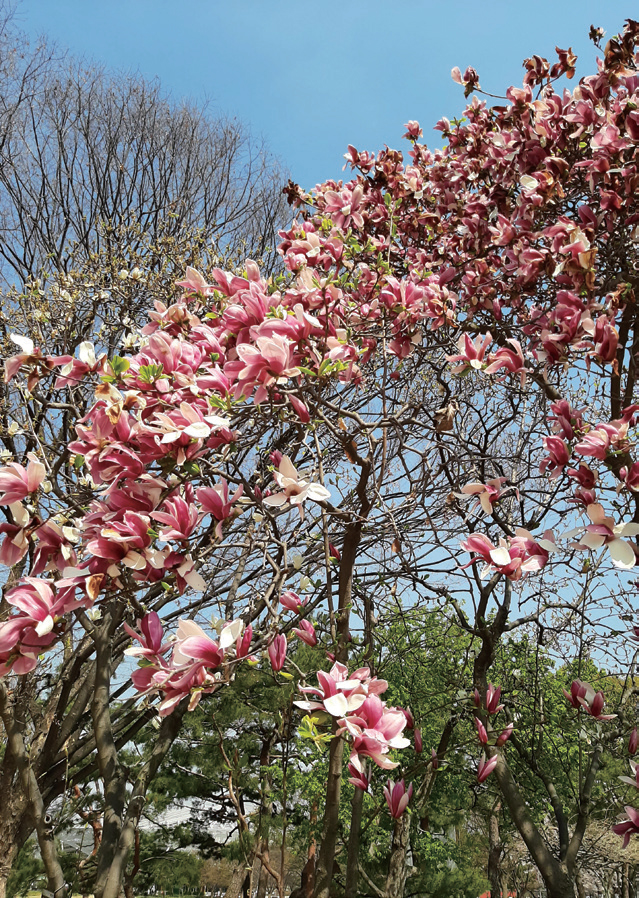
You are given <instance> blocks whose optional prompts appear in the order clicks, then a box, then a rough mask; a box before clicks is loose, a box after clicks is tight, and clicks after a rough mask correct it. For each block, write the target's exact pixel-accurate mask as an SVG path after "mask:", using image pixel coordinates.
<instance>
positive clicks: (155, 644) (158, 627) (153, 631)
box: [124, 611, 171, 658]
mask: <svg viewBox="0 0 639 898" xmlns="http://www.w3.org/2000/svg"><path fill="white" fill-rule="evenodd" d="M137 625H138V627H139V628H140V632H137V631H136V630H134V629H133V628H132V627H130V626H129V625H128V624H126V623H125V624H124V629H125V631H126V632H127V633H128V634H129V636H130V637H131V638H132V639H135V640H137V641H138V642H139V643H140V646H139V647H135V646H134V647H132V648H129V649H125V650H124V654H125V655H133V656H140V657H142V658H157V657H158V656H160V655H165V654H166V653H167V652H168V650H169V649H170V648H171V643H170V642H164V643H163V642H162V639H163V636H164V630H163V628H162V621H161V620H160V616H159V615H158V613H157V612H156V611H150V612H149V613H148V614H145V615H144V617H143V618H142V620H139V621H137Z"/></svg>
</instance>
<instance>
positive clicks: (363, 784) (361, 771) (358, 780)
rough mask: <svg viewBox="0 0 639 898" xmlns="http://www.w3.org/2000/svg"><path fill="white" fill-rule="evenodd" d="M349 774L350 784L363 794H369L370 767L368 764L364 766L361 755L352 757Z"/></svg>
mask: <svg viewBox="0 0 639 898" xmlns="http://www.w3.org/2000/svg"><path fill="white" fill-rule="evenodd" d="M348 772H349V773H350V776H349V778H348V781H349V783H352V784H353V786H355V787H356V788H357V789H361V790H362V792H368V786H369V784H370V778H371V775H370V766H369V765H368V764H362V761H361V758H360V757H359V755H356V754H353V755H351V757H350V761H349V762H348Z"/></svg>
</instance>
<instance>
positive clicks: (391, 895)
mask: <svg viewBox="0 0 639 898" xmlns="http://www.w3.org/2000/svg"><path fill="white" fill-rule="evenodd" d="M409 836H410V815H409V814H408V813H406V812H404V813H403V814H402V816H401V817H400V818H399V820H396V821H395V826H394V827H393V844H392V847H391V857H390V864H389V867H388V876H387V877H386V888H385V889H384V898H403V896H404V886H405V885H406V852H407V850H408V841H409Z"/></svg>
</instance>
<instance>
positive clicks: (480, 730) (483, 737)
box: [475, 717, 488, 745]
mask: <svg viewBox="0 0 639 898" xmlns="http://www.w3.org/2000/svg"><path fill="white" fill-rule="evenodd" d="M475 726H476V728H477V738H478V739H479V741H480V742H481V743H482V744H483V745H487V744H488V734H487V733H486V727H485V726H484V724H483V723H482V722H481V720H479V718H478V717H475Z"/></svg>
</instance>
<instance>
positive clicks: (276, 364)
mask: <svg viewBox="0 0 639 898" xmlns="http://www.w3.org/2000/svg"><path fill="white" fill-rule="evenodd" d="M236 351H237V354H238V356H239V357H240V361H239V362H228V363H227V364H226V365H225V366H224V373H225V374H228V375H229V376H232V375H235V378H236V380H237V383H238V389H239V390H240V392H243V391H244V386H245V385H246V387H249V388H250V389H251V390H252V389H253V387H257V389H256V391H255V396H254V402H255V404H256V405H258V404H259V403H260V402H263V401H264V400H265V399H266V397H267V396H268V390H267V387H269V386H271V385H272V384H285V383H286V382H287V381H288V380H289V378H291V377H298V376H299V375H300V374H301V371H300V369H299V368H298V367H297V364H296V359H295V350H294V348H293V345H292V343H291V341H290V340H289V339H288V338H287V337H285V336H284V335H283V334H277V333H274V334H273V335H272V336H270V337H258V338H257V340H256V341H255V344H254V345H253V344H251V343H239V344H238V345H237V347H236Z"/></svg>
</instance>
